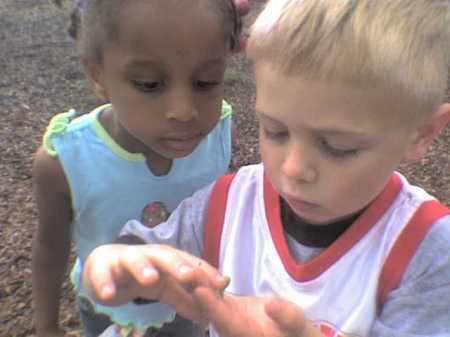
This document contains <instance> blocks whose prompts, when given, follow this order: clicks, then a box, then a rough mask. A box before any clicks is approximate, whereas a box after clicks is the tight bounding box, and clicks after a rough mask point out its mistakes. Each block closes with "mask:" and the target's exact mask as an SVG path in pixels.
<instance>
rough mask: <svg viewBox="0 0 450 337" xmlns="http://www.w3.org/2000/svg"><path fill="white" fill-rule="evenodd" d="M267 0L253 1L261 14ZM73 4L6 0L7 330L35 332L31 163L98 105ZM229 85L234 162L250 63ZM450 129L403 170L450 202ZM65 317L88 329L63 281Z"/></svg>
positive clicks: (2, 43) (250, 93) (0, 167)
mask: <svg viewBox="0 0 450 337" xmlns="http://www.w3.org/2000/svg"><path fill="white" fill-rule="evenodd" d="M262 3H264V0H251V4H252V11H251V13H250V15H249V17H248V19H247V21H248V22H250V21H251V20H252V18H254V16H255V14H256V12H257V9H258V8H259V7H260V6H261V5H262ZM69 10H70V8H64V9H63V10H58V9H56V8H55V7H54V6H52V5H51V4H50V2H49V1H48V0H33V1H30V0H2V1H1V2H0V50H1V52H0V74H1V76H0V111H1V112H0V154H1V156H0V337H13V336H14V337H25V336H33V335H34V330H33V327H32V326H33V323H32V303H31V282H30V277H31V266H30V252H31V248H30V246H31V240H32V237H33V233H34V232H35V229H36V222H37V220H36V206H35V203H34V200H33V196H32V182H31V163H32V160H33V153H34V151H35V150H36V148H37V146H38V144H39V143H40V140H41V136H42V133H43V131H44V128H45V126H46V125H47V123H48V120H49V119H50V117H51V116H52V115H53V114H54V113H56V112H60V111H65V110H67V108H69V107H72V106H74V107H77V109H80V110H83V111H89V110H90V109H91V108H92V107H94V106H96V105H97V104H98V101H97V99H96V98H95V97H94V95H93V94H92V93H91V90H90V88H89V84H88V82H87V81H86V79H85V78H84V75H83V73H82V71H81V68H80V66H79V64H78V59H77V55H76V52H75V48H74V46H73V43H72V41H71V40H70V39H69V38H68V36H67V34H66V26H67V23H68V22H67V17H68V13H69ZM230 68H231V69H232V70H233V71H234V72H235V74H236V75H237V76H235V78H234V80H233V81H230V83H229V84H228V85H227V87H226V98H227V99H228V101H229V102H231V103H232V105H233V107H234V111H235V123H236V125H237V132H238V134H237V147H236V151H235V154H234V158H233V167H234V168H238V167H240V166H242V165H244V164H248V163H255V162H257V161H258V160H259V153H258V148H257V123H256V120H255V117H254V114H253V108H252V106H253V103H254V100H255V87H254V81H253V78H252V73H251V71H252V70H251V64H250V62H249V61H248V60H247V59H246V58H245V57H244V56H243V55H241V56H238V57H235V58H234V60H232V61H231V64H230ZM449 137H450V128H449V127H447V129H446V130H445V131H444V132H443V134H442V135H441V137H440V138H439V139H438V140H437V141H436V142H435V143H434V145H433V147H432V149H431V151H430V153H429V155H428V157H427V158H426V159H423V160H422V161H420V162H419V163H417V164H415V165H412V166H410V167H402V168H401V170H402V172H403V173H405V174H406V175H407V176H408V178H409V179H410V180H411V181H413V182H414V183H417V184H419V185H421V186H423V187H425V188H426V189H427V190H429V191H430V192H431V193H433V194H434V195H436V196H437V197H438V198H440V199H441V200H442V201H444V202H445V203H446V204H448V203H449V201H450V195H449V172H450V161H449V155H448V144H449ZM61 322H62V326H63V327H64V329H66V330H67V331H68V335H71V336H81V331H80V327H79V321H78V316H77V310H76V305H75V304H74V296H73V293H72V291H71V288H70V285H69V283H68V282H65V283H64V294H63V298H62V305H61Z"/></svg>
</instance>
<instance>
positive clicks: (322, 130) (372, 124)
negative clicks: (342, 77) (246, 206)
mask: <svg viewBox="0 0 450 337" xmlns="http://www.w3.org/2000/svg"><path fill="white" fill-rule="evenodd" d="M255 70H256V82H257V100H256V111H257V115H258V117H259V121H260V149H261V156H262V160H263V162H264V165H265V170H266V173H267V175H268V177H269V179H270V181H271V182H272V184H273V186H274V187H275V188H276V190H277V191H278V192H279V193H280V195H281V196H282V197H283V198H284V199H285V200H286V201H287V202H288V204H289V205H290V207H291V208H292V210H293V211H294V212H295V213H296V214H297V215H298V216H300V217H301V218H303V219H305V220H307V221H310V222H311V223H316V224H327V223H330V222H332V221H335V220H339V219H342V218H345V217H347V216H350V215H352V214H354V213H356V212H358V211H360V210H361V209H363V208H364V207H366V206H367V205H368V204H369V203H370V202H371V201H372V200H373V199H374V198H375V197H376V196H377V195H378V194H379V193H380V192H381V190H382V189H383V188H384V186H385V185H386V183H387V182H388V180H389V178H390V176H391V174H392V171H393V170H394V169H395V167H396V166H397V165H398V164H399V162H400V161H401V160H402V159H403V158H405V156H407V155H408V153H409V152H410V151H413V148H414V146H415V145H414V144H415V142H413V140H414V137H415V135H416V132H414V131H415V130H416V129H415V127H412V126H410V127H406V126H405V125H406V124H414V123H410V122H409V121H408V120H407V119H405V117H404V116H405V115H404V114H406V113H407V111H406V110H405V105H404V104H403V102H402V101H401V100H400V99H399V98H398V95H397V96H396V92H395V91H388V90H384V89H380V88H371V89H360V88H357V87H350V86H345V85H339V84H338V83H333V82H325V81H323V82H320V81H312V80H304V79H302V77H300V76H286V75H284V74H283V73H281V72H279V71H277V70H276V69H275V68H273V67H271V65H270V63H259V64H258V63H257V64H256V67H255ZM402 113H404V114H402ZM402 116H403V117H402Z"/></svg>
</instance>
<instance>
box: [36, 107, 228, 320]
mask: <svg viewBox="0 0 450 337" xmlns="http://www.w3.org/2000/svg"><path fill="white" fill-rule="evenodd" d="M107 107H108V105H104V106H100V107H98V108H97V109H95V110H93V111H92V112H91V113H89V114H86V115H82V116H80V117H77V118H75V119H72V118H73V117H74V115H75V112H74V111H73V110H72V111H70V112H68V113H65V114H59V115H56V116H55V117H54V118H53V119H52V121H51V122H50V124H49V127H48V129H47V132H46V134H45V135H44V147H45V148H46V149H47V151H48V152H49V153H50V154H51V155H55V156H58V158H59V160H60V162H61V165H62V167H63V169H64V172H65V174H66V177H67V181H68V183H69V186H70V191H71V199H72V208H73V211H74V216H73V218H74V219H73V223H72V233H73V239H74V242H75V247H76V251H77V254H78V260H77V263H76V265H75V267H74V268H73V270H72V281H73V283H74V285H75V289H76V290H77V292H78V293H79V294H80V295H82V296H87V293H86V291H85V290H84V289H83V287H82V284H81V278H80V277H81V273H80V271H81V266H82V264H83V262H84V260H85V258H86V257H87V256H88V255H89V253H90V252H91V251H92V250H93V249H94V248H95V247H97V246H99V245H102V244H106V243H111V242H113V241H115V240H116V239H117V236H118V234H119V231H120V229H121V228H122V227H123V226H124V225H125V223H126V222H127V221H128V220H130V219H140V215H141V212H142V210H143V208H144V207H145V206H146V205H147V204H148V203H150V202H153V201H159V202H162V203H163V204H164V205H165V206H166V208H167V210H168V211H169V212H172V211H173V210H174V209H175V208H176V207H177V205H178V204H179V203H180V202H181V201H182V200H183V199H185V198H186V197H188V196H190V195H191V194H192V193H193V192H195V191H196V190H198V189H199V188H201V187H203V186H205V185H206V184H208V183H210V182H212V181H214V180H215V179H217V178H218V177H220V176H221V175H223V174H224V173H226V171H227V169H228V166H229V163H230V159H231V107H230V106H229V105H228V104H227V103H226V102H224V103H223V106H222V118H221V120H220V121H219V123H218V124H217V126H216V127H215V128H214V129H213V131H211V133H210V134H209V135H208V136H207V137H206V138H205V139H204V140H203V141H202V142H201V143H200V145H199V146H198V147H197V148H196V149H195V151H194V152H193V153H192V154H190V155H189V156H187V157H184V158H179V159H175V160H174V161H173V164H172V167H171V169H170V171H169V173H168V174H167V175H164V176H155V175H153V174H152V172H151V171H150V170H149V168H148V166H147V164H146V161H145V158H144V156H143V155H142V154H137V153H129V152H127V151H126V150H124V149H123V148H122V147H120V146H119V145H118V144H117V143H116V142H115V141H114V140H113V139H112V138H111V137H110V136H109V135H108V133H107V132H106V130H105V129H104V128H103V126H102V125H101V124H100V122H99V116H100V114H101V113H102V111H104V110H105V109H106V108H107ZM94 306H95V307H96V310H97V311H99V312H103V313H106V314H108V315H110V317H111V318H112V320H113V321H114V322H116V323H119V324H121V325H130V326H133V327H137V328H139V329H145V328H147V327H148V326H155V327H159V326H161V325H162V324H163V323H164V322H166V321H170V320H172V319H173V317H174V314H173V312H172V311H171V310H170V309H169V308H168V307H166V306H164V305H163V304H159V303H157V304H150V305H139V306H137V305H135V304H133V303H130V304H127V305H124V306H120V307H105V306H101V305H98V304H94Z"/></svg>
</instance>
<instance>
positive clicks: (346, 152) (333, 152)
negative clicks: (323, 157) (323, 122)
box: [319, 139, 360, 159]
mask: <svg viewBox="0 0 450 337" xmlns="http://www.w3.org/2000/svg"><path fill="white" fill-rule="evenodd" d="M319 145H320V148H321V150H322V151H324V152H325V153H326V154H328V155H329V156H330V157H333V158H337V159H344V158H348V157H353V156H356V155H357V154H358V153H359V152H360V149H339V148H336V147H334V146H332V145H330V144H329V143H328V142H327V141H326V140H325V139H319Z"/></svg>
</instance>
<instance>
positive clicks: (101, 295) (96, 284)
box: [83, 254, 116, 302]
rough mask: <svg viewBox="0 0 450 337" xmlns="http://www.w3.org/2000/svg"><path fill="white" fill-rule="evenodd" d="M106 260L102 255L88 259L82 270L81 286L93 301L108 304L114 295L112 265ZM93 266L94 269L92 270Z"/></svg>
mask: <svg viewBox="0 0 450 337" xmlns="http://www.w3.org/2000/svg"><path fill="white" fill-rule="evenodd" d="M108 258H109V257H107V256H105V257H103V256H102V254H96V255H95V258H92V257H91V258H89V259H88V261H87V262H86V265H85V268H84V274H83V284H84V286H85V288H86V289H88V290H89V292H90V293H91V295H92V296H93V297H94V299H96V300H98V301H100V302H108V301H110V300H111V299H112V298H113V297H114V296H115V295H116V287H115V284H114V278H113V274H112V270H111V267H112V263H111V260H110V258H109V259H108ZM94 260H95V262H94ZM93 265H95V268H92V266H93Z"/></svg>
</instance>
